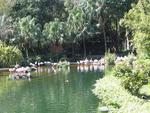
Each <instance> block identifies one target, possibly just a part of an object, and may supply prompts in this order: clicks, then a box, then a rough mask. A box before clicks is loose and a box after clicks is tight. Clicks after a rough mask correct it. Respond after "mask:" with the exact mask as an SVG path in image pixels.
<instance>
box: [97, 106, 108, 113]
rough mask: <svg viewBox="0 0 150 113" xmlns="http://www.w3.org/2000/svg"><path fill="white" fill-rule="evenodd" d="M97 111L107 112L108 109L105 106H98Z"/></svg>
mask: <svg viewBox="0 0 150 113" xmlns="http://www.w3.org/2000/svg"><path fill="white" fill-rule="evenodd" d="M99 111H101V112H109V109H108V107H107V106H103V107H99Z"/></svg>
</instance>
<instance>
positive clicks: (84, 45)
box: [83, 37, 86, 58]
mask: <svg viewBox="0 0 150 113" xmlns="http://www.w3.org/2000/svg"><path fill="white" fill-rule="evenodd" d="M83 49H84V58H85V57H86V44H85V39H84V37H83Z"/></svg>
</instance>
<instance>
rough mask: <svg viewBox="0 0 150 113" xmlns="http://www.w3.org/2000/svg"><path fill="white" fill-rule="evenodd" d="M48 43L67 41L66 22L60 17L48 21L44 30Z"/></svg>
mask: <svg viewBox="0 0 150 113" xmlns="http://www.w3.org/2000/svg"><path fill="white" fill-rule="evenodd" d="M43 35H44V36H45V38H46V40H47V43H48V42H49V43H51V42H52V43H63V42H64V41H65V39H64V35H65V23H64V22H61V21H60V20H59V19H58V18H56V19H55V20H54V21H51V22H49V23H46V24H45V26H44V30H43Z"/></svg>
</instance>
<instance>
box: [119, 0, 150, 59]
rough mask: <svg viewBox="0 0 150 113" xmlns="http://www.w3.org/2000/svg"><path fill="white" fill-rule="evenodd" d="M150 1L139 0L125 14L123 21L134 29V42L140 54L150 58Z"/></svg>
mask: <svg viewBox="0 0 150 113" xmlns="http://www.w3.org/2000/svg"><path fill="white" fill-rule="evenodd" d="M149 20H150V1H149V0H139V2H138V4H137V5H133V7H132V9H131V10H130V11H129V12H128V13H127V14H126V15H125V17H124V19H123V20H122V21H121V23H122V25H124V26H125V27H126V28H127V29H130V30H131V31H132V35H133V42H134V45H135V47H136V49H137V52H138V55H139V56H140V57H143V58H150V22H149Z"/></svg>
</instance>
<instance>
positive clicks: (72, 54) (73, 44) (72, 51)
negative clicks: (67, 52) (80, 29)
mask: <svg viewBox="0 0 150 113" xmlns="http://www.w3.org/2000/svg"><path fill="white" fill-rule="evenodd" d="M73 56H74V43H72V57H73Z"/></svg>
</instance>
